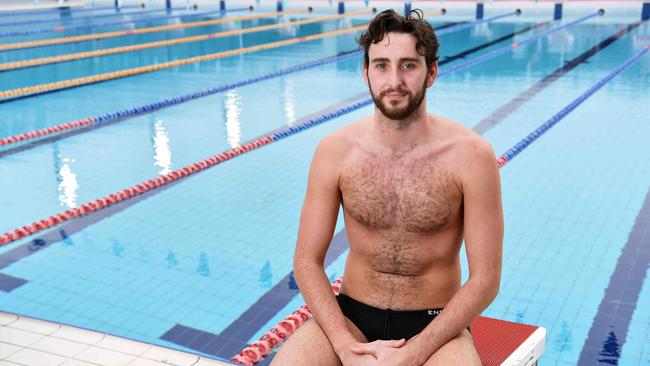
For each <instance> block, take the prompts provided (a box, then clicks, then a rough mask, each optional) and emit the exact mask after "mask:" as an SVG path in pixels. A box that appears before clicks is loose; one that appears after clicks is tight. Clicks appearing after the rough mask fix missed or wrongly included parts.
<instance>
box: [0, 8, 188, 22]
mask: <svg viewBox="0 0 650 366" xmlns="http://www.w3.org/2000/svg"><path fill="white" fill-rule="evenodd" d="M186 9H187V8H186V7H184V6H181V7H177V8H172V9H171V10H172V11H177V10H186ZM166 10H167V9H165V8H162V9H152V10H143V11H134V12H127V13H114V14H101V15H88V16H83V17H70V18H60V17H59V18H47V19H31V20H19V21H14V22H5V23H0V27H6V26H16V25H25V24H40V23H61V22H67V21H73V22H74V21H80V20H93V19H101V18H111V17H112V18H114V17H121V16H133V15H143V14H149V13H160V12H163V11H166Z"/></svg>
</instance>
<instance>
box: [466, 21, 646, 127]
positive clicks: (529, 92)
mask: <svg viewBox="0 0 650 366" xmlns="http://www.w3.org/2000/svg"><path fill="white" fill-rule="evenodd" d="M641 23H642V22H641V21H638V22H635V23H631V24H628V25H627V26H626V27H625V28H623V29H621V30H619V31H618V32H616V33H615V34H613V35H611V36H610V37H608V38H607V39H605V40H603V41H602V42H600V43H599V44H597V45H595V46H594V47H592V48H590V49H589V50H587V51H585V52H583V53H582V54H580V55H579V56H577V57H575V58H574V59H572V60H570V61H566V63H565V64H564V66H562V67H560V68H559V69H557V70H555V71H553V72H552V73H551V74H549V75H548V76H546V77H545V78H543V79H542V80H540V81H538V82H537V83H536V84H535V85H533V86H531V87H530V88H528V89H526V90H525V91H524V92H523V93H521V94H519V95H517V96H516V97H515V98H514V99H512V100H511V101H510V102H508V103H506V104H504V105H503V106H501V107H500V108H499V109H497V110H496V111H495V112H494V113H492V115H490V116H489V117H487V118H484V119H483V120H482V121H481V122H479V124H477V125H476V126H474V128H473V130H474V131H475V132H477V133H478V134H480V135H482V134H484V133H485V132H487V131H488V130H490V129H491V128H492V127H494V126H496V125H497V124H499V123H500V122H501V121H503V120H504V119H506V118H507V117H508V116H509V115H511V114H512V113H513V112H515V111H516V110H517V109H519V107H521V106H522V105H523V104H524V103H526V102H527V101H528V100H530V99H531V98H532V97H534V96H536V95H537V94H539V93H540V92H541V91H542V90H544V89H546V88H547V87H549V86H550V85H551V84H553V83H554V82H555V81H557V80H558V79H559V78H561V77H562V76H564V75H565V74H566V73H568V72H569V71H571V70H573V69H575V68H576V67H577V66H578V65H580V64H582V63H584V62H586V61H587V60H588V59H589V58H590V57H592V56H593V55H595V54H597V53H598V52H600V51H602V50H603V49H605V48H607V47H608V46H609V45H611V44H612V43H614V42H616V41H617V40H619V39H620V38H621V37H623V36H624V35H626V34H628V33H629V32H631V31H632V30H634V29H635V28H637V27H638V26H639V25H641Z"/></svg>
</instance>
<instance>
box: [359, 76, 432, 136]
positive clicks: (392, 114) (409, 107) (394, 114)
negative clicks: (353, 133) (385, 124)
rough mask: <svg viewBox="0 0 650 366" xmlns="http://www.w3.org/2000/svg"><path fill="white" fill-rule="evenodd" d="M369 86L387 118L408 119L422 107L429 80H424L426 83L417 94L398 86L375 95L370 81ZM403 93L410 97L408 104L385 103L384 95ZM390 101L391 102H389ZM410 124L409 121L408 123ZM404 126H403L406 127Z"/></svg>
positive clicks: (379, 107) (376, 104) (375, 100)
mask: <svg viewBox="0 0 650 366" xmlns="http://www.w3.org/2000/svg"><path fill="white" fill-rule="evenodd" d="M368 88H369V89H370V94H371V95H372V100H373V101H374V102H375V106H377V108H378V109H379V111H380V112H381V113H382V114H383V115H384V116H386V118H388V119H391V120H394V121H405V120H407V119H410V118H409V117H411V115H412V114H413V113H414V112H415V111H416V110H417V109H418V108H419V107H420V104H422V101H423V100H424V96H425V94H426V91H427V81H426V79H425V80H424V83H423V84H422V89H421V90H420V91H419V92H418V93H417V94H415V95H413V93H411V91H409V90H408V89H406V88H403V87H401V86H399V87H397V88H396V89H388V90H384V91H382V92H381V93H379V96H375V93H374V92H373V91H372V86H370V83H368ZM394 92H397V93H401V94H403V95H406V96H407V98H408V103H407V104H406V106H405V107H402V108H391V109H389V108H387V106H386V104H384V101H383V100H384V96H386V94H388V93H394ZM389 103H390V102H389ZM406 125H408V123H407V124H406ZM406 125H405V126H403V127H406Z"/></svg>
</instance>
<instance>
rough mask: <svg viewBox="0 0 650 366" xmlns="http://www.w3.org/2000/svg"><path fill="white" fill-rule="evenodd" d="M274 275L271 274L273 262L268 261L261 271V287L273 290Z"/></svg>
mask: <svg viewBox="0 0 650 366" xmlns="http://www.w3.org/2000/svg"><path fill="white" fill-rule="evenodd" d="M272 279H273V273H272V272H271V262H269V261H268V260H267V261H266V262H265V263H264V267H262V270H260V279H259V282H260V285H261V286H262V287H263V288H271V287H272V286H273V281H272Z"/></svg>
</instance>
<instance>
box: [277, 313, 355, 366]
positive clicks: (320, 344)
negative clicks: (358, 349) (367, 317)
mask: <svg viewBox="0 0 650 366" xmlns="http://www.w3.org/2000/svg"><path fill="white" fill-rule="evenodd" d="M345 320H346V323H347V325H348V329H349V330H350V332H351V333H352V335H353V336H354V337H355V338H357V339H358V340H359V342H362V343H365V342H367V340H366V337H364V335H363V333H361V331H360V330H359V328H357V326H356V325H354V323H352V322H351V321H350V320H349V319H347V318H346V319H345ZM299 361H300V362H299ZM308 364H309V365H340V364H341V361H340V360H339V357H338V355H337V354H336V352H334V348H332V345H331V343H330V341H329V339H328V338H327V335H325V332H323V330H322V329H321V327H320V325H318V323H317V322H316V321H315V320H314V319H310V320H308V321H306V322H305V323H304V324H303V325H302V326H301V327H300V328H298V329H297V330H296V331H295V332H294V333H293V334H292V335H291V336H290V337H289V338H288V339H287V341H286V343H285V344H284V345H283V346H282V348H281V349H280V351H279V352H278V354H277V355H276V356H275V358H274V359H273V362H272V363H271V365H272V366H283V365H308Z"/></svg>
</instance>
